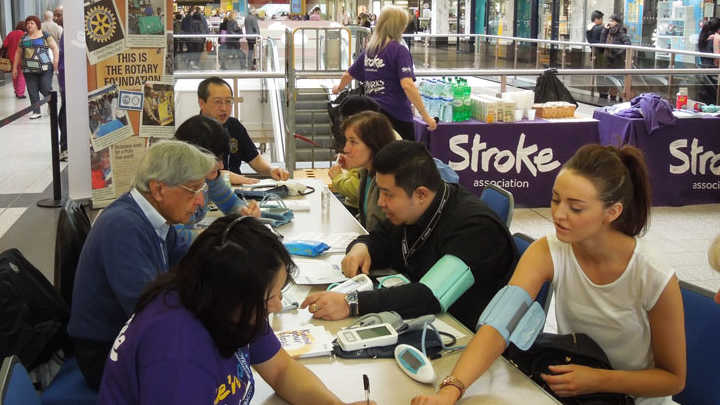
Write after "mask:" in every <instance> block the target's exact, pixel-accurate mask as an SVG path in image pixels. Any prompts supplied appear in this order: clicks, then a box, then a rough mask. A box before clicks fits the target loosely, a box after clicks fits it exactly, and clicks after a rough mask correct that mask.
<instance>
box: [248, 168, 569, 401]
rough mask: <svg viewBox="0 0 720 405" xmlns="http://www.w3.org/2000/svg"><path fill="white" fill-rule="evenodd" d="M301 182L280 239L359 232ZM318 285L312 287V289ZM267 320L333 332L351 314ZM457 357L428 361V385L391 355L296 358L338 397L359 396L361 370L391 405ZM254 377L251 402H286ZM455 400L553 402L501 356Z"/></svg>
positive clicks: (334, 203)
mask: <svg viewBox="0 0 720 405" xmlns="http://www.w3.org/2000/svg"><path fill="white" fill-rule="evenodd" d="M304 182H308V184H311V185H312V186H313V187H315V190H316V191H315V192H314V193H312V194H310V195H307V196H305V197H302V199H306V200H308V202H309V204H310V210H309V211H298V212H296V213H295V219H294V220H293V221H292V222H291V223H290V224H288V225H285V226H282V227H280V228H278V231H280V232H281V233H282V234H283V235H284V236H285V238H286V239H291V238H292V236H293V235H294V234H295V235H297V234H299V233H304V232H322V233H337V232H356V233H360V234H364V233H365V230H364V229H363V228H362V226H361V225H360V224H359V223H358V222H357V221H356V220H355V218H354V217H353V216H352V215H350V213H349V212H348V211H347V210H346V209H345V208H344V207H343V205H342V204H341V203H340V201H338V200H337V199H336V198H334V197H333V196H332V195H331V196H330V197H331V198H330V203H329V209H328V210H327V212H326V213H323V210H322V206H321V198H320V194H321V190H322V184H321V183H320V182H318V181H315V180H304ZM291 200H292V198H291ZM322 289H323V288H317V287H316V288H315V289H314V290H322ZM439 319H441V320H442V321H443V322H445V323H446V324H448V325H450V326H451V327H452V328H454V329H456V330H458V331H461V332H462V333H464V334H465V336H464V337H463V338H461V339H458V344H463V345H464V344H467V343H468V342H469V340H470V338H471V337H472V332H471V331H469V330H467V329H466V328H465V327H464V326H463V325H462V324H460V323H459V322H458V321H457V320H455V319H454V318H453V317H452V316H451V315H448V314H442V315H440V316H439ZM270 321H271V325H272V327H273V329H274V330H276V331H280V330H286V329H294V328H299V327H301V326H303V325H306V324H307V323H312V324H314V325H322V326H325V328H326V329H327V330H328V331H329V332H330V333H333V334H335V333H337V331H338V330H339V329H340V328H342V327H344V326H347V325H349V324H350V323H352V322H353V319H352V318H350V319H345V320H342V321H319V320H315V319H312V317H311V314H310V313H309V312H308V311H307V310H295V311H289V312H285V313H281V314H273V315H271V319H270ZM459 358H460V352H454V353H450V354H445V355H443V357H441V358H439V359H437V360H434V361H433V366H434V367H435V372H436V374H437V375H438V376H439V379H438V381H436V382H435V384H433V385H426V384H420V383H418V382H416V381H414V380H411V379H410V378H409V377H407V376H406V375H405V374H404V373H403V372H402V371H401V370H400V369H399V368H398V366H397V365H396V364H395V360H394V359H363V360H348V359H340V358H335V357H320V358H312V359H302V360H300V361H301V362H302V363H303V364H304V365H305V366H307V367H308V368H309V369H310V370H311V371H312V372H314V373H315V374H316V375H317V376H318V377H319V378H320V380H322V382H323V383H324V384H325V385H326V386H327V387H328V388H329V389H330V390H331V391H333V392H334V393H335V394H336V395H337V396H338V397H340V399H341V400H343V401H346V402H350V401H360V400H362V399H363V398H364V393H363V391H362V374H367V375H368V377H369V378H370V390H371V399H372V400H374V401H376V402H377V403H378V405H384V404H392V405H396V404H409V403H410V399H412V397H413V396H415V395H418V394H430V393H432V392H434V391H435V390H436V388H437V386H438V385H439V381H440V379H442V377H444V376H446V375H448V374H449V373H450V372H451V371H452V368H453V366H454V365H455V363H456V362H457V360H458V359H459ZM255 383H256V387H255V397H254V399H253V404H264V405H279V404H286V402H285V401H284V400H283V399H281V398H280V397H278V396H277V395H275V394H274V392H273V391H272V388H270V386H269V385H267V383H265V381H263V380H262V378H261V377H260V376H259V375H256V379H255ZM459 403H461V404H480V403H482V404H486V405H509V404H519V403H531V404H534V405H545V404H558V403H559V402H557V401H556V400H555V399H554V398H553V397H552V396H550V395H549V394H548V393H547V392H545V391H544V390H542V389H541V388H540V387H539V386H537V385H536V384H535V383H534V382H533V381H532V380H530V379H529V378H528V377H526V376H525V375H524V374H523V373H522V372H520V371H519V370H518V369H516V368H515V367H514V366H512V365H510V363H508V362H507V361H506V360H505V359H504V358H502V357H501V358H499V359H498V360H496V361H495V362H494V363H493V365H492V366H491V368H490V369H489V370H488V371H487V372H486V373H485V374H484V375H483V376H482V377H481V378H480V379H478V381H476V382H475V383H474V384H472V385H471V386H470V387H468V390H467V392H466V394H465V395H464V397H463V399H462V400H461V401H460V402H459Z"/></svg>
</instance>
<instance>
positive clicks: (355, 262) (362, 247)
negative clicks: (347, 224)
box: [341, 243, 372, 278]
mask: <svg viewBox="0 0 720 405" xmlns="http://www.w3.org/2000/svg"><path fill="white" fill-rule="evenodd" d="M370 264H372V260H371V259H370V251H369V250H368V247H367V245H366V244H364V243H356V244H355V245H354V246H353V247H352V249H350V251H349V252H348V253H347V255H345V257H344V258H343V259H342V263H341V266H342V272H343V274H344V275H345V277H349V278H352V277H355V276H356V275H357V274H359V273H361V272H362V273H364V274H369V273H370Z"/></svg>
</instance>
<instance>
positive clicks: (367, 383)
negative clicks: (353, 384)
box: [363, 374, 370, 405]
mask: <svg viewBox="0 0 720 405" xmlns="http://www.w3.org/2000/svg"><path fill="white" fill-rule="evenodd" d="M363 388H364V389H365V403H366V404H367V405H370V379H368V376H367V374H363Z"/></svg>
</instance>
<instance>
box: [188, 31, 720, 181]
mask: <svg viewBox="0 0 720 405" xmlns="http://www.w3.org/2000/svg"><path fill="white" fill-rule="evenodd" d="M304 29H305V28H299V29H296V30H295V31H291V30H290V29H289V28H288V29H286V30H285V32H284V42H285V43H284V45H285V72H284V73H280V72H278V68H279V67H280V60H279V57H278V46H277V44H274V43H273V45H272V46H270V47H269V49H274V51H272V52H273V54H272V55H267V62H266V66H267V67H268V68H269V70H270V71H257V72H243V71H220V72H217V75H218V76H220V77H224V78H229V79H232V80H233V83H234V86H233V87H234V88H235V89H237V80H241V79H250V78H264V79H266V81H267V83H268V89H269V91H270V93H269V97H270V100H271V105H272V104H274V105H275V106H276V107H273V108H277V106H279V105H283V104H284V106H285V111H284V114H282V112H281V113H280V114H279V116H276V115H275V113H273V124H274V125H273V126H274V127H280V128H282V130H280V131H276V132H275V135H274V139H275V140H276V143H282V144H283V145H275V147H276V148H278V149H277V150H276V153H277V154H278V155H277V156H278V157H279V156H284V161H285V163H286V165H287V167H288V169H289V170H291V171H293V170H294V169H295V167H296V156H295V155H296V147H295V142H296V128H297V127H296V122H295V121H296V106H297V95H298V92H297V81H298V80H303V79H339V77H340V75H341V72H342V70H336V69H326V68H325V66H323V63H321V58H322V55H321V53H322V52H326V51H327V44H325V45H323V46H318V44H319V43H320V41H321V38H320V37H321V35H316V36H315V38H314V41H315V45H316V46H315V48H314V49H315V52H316V55H315V57H314V60H315V61H316V64H315V69H307V67H306V66H305V64H304V61H305V57H306V56H307V55H306V54H305V52H306V51H307V52H309V50H306V47H305V43H306V41H305V37H304V34H301V38H300V40H299V45H300V49H299V52H300V55H301V56H302V60H301V63H300V66H299V68H298V66H297V61H296V58H295V56H296V52H298V49H297V48H298V42H296V34H297V33H298V32H303V30H304ZM308 29H309V30H315V31H325V34H327V32H328V31H331V30H336V31H338V32H340V31H344V32H347V33H348V35H349V38H348V42H347V44H348V56H351V55H352V49H353V47H352V45H350V44H355V45H356V46H357V44H360V43H363V41H364V40H365V39H367V35H368V34H369V30H367V29H365V28H362V29H357V28H356V29H354V30H352V29H349V27H343V28H323V29H318V28H308ZM353 33H355V35H352V34H353ZM407 36H408V37H430V38H439V37H445V38H446V37H459V38H468V39H470V38H474V39H475V40H479V39H484V40H488V41H495V43H496V45H497V44H499V43H500V42H501V41H510V42H511V44H510V45H511V46H512V47H513V48H514V49H515V50H517V49H518V46H519V43H520V42H528V43H531V44H535V46H537V47H538V48H540V47H541V46H551V47H552V46H557V47H558V51H560V52H561V54H562V53H564V52H567V51H568V50H570V49H572V47H582V48H583V49H585V48H588V49H590V50H591V52H590V53H591V54H593V55H594V53H595V52H592V49H593V48H610V49H613V48H614V49H624V50H625V66H624V68H619V69H612V68H596V67H595V66H594V59H592V61H593V63H592V64H591V67H590V68H580V69H578V68H566V66H567V64H566V63H565V62H564V61H565V57H561V64H560V68H559V69H556V73H557V74H558V75H559V76H568V77H576V76H591V77H592V78H596V77H598V76H609V77H616V76H624V81H623V82H622V87H623V88H624V92H623V93H624V95H625V97H626V98H629V97H630V96H631V95H632V92H633V87H632V81H633V78H634V77H635V78H637V77H638V76H663V77H664V76H667V77H668V82H667V87H668V89H670V87H671V86H672V78H673V77H677V76H693V75H706V76H707V75H712V76H715V75H717V76H718V78H720V68H676V67H675V64H674V62H673V61H674V59H675V56H677V55H688V56H694V57H703V58H712V59H718V58H720V55H717V54H706V53H701V52H694V51H684V50H676V49H664V48H652V47H644V46H634V45H615V44H589V43H583V42H569V41H555V40H546V39H534V38H519V37H505V36H498V35H484V34H473V35H466V34H442V35H429V34H418V35H412V34H410V35H407ZM326 40H327V35H325V36H324V41H325V42H326ZM341 42H342V41H341ZM340 47H342V44H340ZM476 49H477V47H476ZM357 51H360V49H357ZM641 51H642V52H662V53H668V54H670V55H671V57H670V62H669V66H668V67H667V68H642V69H637V68H633V67H632V66H633V64H632V60H633V57H634V55H636V54H637V52H641ZM270 52H271V51H270V50H268V53H270ZM536 52H538V54H539V52H540V51H539V50H538V51H536ZM496 53H497V49H496ZM593 58H594V56H593ZM311 59H313V58H312V56H311ZM343 59H344V57H343ZM498 59H499V57H498V56H496V58H495V60H496V62H495V65H496V66H497V60H498ZM517 59H518V58H517V52H514V56H513V68H512V69H509V68H507V67H504V68H503V69H500V70H499V69H419V70H416V71H415V75H416V76H418V77H428V76H471V77H480V78H494V79H497V81H498V82H499V87H498V90H499V92H504V91H505V90H506V89H507V86H508V78H509V77H514V78H517V77H523V76H526V77H536V76H539V75H541V74H542V73H544V72H545V71H546V70H547V69H545V68H540V66H539V62H537V61H536V63H535V66H536V67H535V68H534V69H533V68H528V69H518V68H517V66H518V60H517ZM351 63H352V58H350V59H349V60H348V64H351ZM213 74H215V72H213ZM175 76H176V77H177V78H180V79H183V78H204V77H206V76H207V72H204V73H203V72H193V73H176V75H175ZM280 79H285V86H284V91H285V93H284V94H285V98H284V100H283V98H282V94H283V91H282V89H281V85H279V82H278V81H279V80H280ZM271 81H272V83H273V85H270V83H271ZM618 83H620V82H618ZM593 86H594V84H593ZM715 87H716V89H717V91H718V97H719V99H720V87H718V86H715ZM273 97H274V101H272V100H273ZM283 101H284V102H283ZM283 117H284V122H283V120H282V118H283ZM282 135H284V136H282ZM281 139H282V140H281Z"/></svg>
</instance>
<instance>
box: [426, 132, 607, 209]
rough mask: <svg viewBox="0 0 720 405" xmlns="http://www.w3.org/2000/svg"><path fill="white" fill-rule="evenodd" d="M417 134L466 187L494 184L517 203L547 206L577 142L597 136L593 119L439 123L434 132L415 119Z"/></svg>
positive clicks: (478, 188) (594, 139) (476, 189)
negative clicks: (509, 194)
mask: <svg viewBox="0 0 720 405" xmlns="http://www.w3.org/2000/svg"><path fill="white" fill-rule="evenodd" d="M415 136H416V139H417V140H418V141H419V142H423V143H425V145H427V147H428V150H430V153H431V154H432V155H433V156H434V157H436V158H438V159H440V160H442V161H443V162H445V163H447V164H449V165H450V167H452V168H453V169H454V170H455V171H456V172H457V173H458V175H459V176H460V183H461V184H462V185H464V186H465V187H466V188H467V189H468V190H470V191H472V192H474V193H475V194H476V195H480V193H481V192H482V190H483V188H484V187H485V185H486V184H488V183H493V184H497V185H499V186H501V187H503V188H504V189H506V190H508V191H510V192H512V193H513V197H514V198H515V205H516V206H521V207H548V206H549V205H550V197H551V194H552V185H553V182H554V181H555V176H556V175H557V173H558V171H559V170H560V167H561V166H562V164H563V163H565V162H566V161H567V160H568V159H570V157H572V155H573V154H574V153H575V151H576V150H577V149H578V148H579V147H580V146H582V145H584V144H587V143H594V142H598V130H597V121H594V120H593V121H570V122H549V121H544V120H536V121H518V122H510V123H493V124H486V123H483V122H480V121H465V122H454V123H440V124H438V128H437V129H436V130H435V131H433V132H430V131H428V129H427V127H426V126H425V124H424V123H423V122H422V121H419V120H416V121H415Z"/></svg>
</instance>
